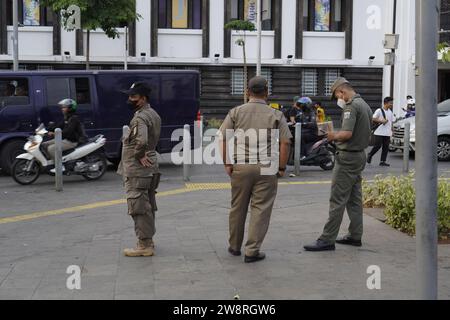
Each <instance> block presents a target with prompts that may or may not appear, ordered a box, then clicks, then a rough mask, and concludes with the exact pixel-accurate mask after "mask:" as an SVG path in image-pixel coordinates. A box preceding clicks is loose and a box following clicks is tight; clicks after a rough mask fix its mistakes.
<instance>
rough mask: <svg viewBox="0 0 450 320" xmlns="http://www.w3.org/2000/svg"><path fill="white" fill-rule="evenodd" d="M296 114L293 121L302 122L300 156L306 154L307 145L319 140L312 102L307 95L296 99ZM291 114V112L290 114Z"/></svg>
mask: <svg viewBox="0 0 450 320" xmlns="http://www.w3.org/2000/svg"><path fill="white" fill-rule="evenodd" d="M296 110H297V114H296V116H295V119H292V120H295V123H301V124H302V143H301V156H302V158H304V157H306V156H307V145H308V144H310V143H312V142H316V141H318V140H319V137H318V135H317V130H318V127H317V115H316V110H315V109H314V108H313V102H312V100H311V99H310V98H309V97H302V98H300V99H298V101H297V104H296ZM291 115H293V114H291Z"/></svg>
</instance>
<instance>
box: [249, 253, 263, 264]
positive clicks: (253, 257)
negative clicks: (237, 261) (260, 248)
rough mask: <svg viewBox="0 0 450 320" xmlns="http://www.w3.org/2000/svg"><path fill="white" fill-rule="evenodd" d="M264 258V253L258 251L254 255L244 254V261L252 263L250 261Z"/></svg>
mask: <svg viewBox="0 0 450 320" xmlns="http://www.w3.org/2000/svg"><path fill="white" fill-rule="evenodd" d="M265 258H266V255H265V254H264V252H259V253H258V254H257V255H256V256H251V257H249V256H245V259H244V261H245V263H252V262H257V261H261V260H264V259H265Z"/></svg>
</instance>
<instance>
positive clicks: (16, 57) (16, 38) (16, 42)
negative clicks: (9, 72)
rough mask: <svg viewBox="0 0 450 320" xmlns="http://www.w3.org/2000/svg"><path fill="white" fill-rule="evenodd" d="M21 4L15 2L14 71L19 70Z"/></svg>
mask: <svg viewBox="0 0 450 320" xmlns="http://www.w3.org/2000/svg"><path fill="white" fill-rule="evenodd" d="M18 6H19V2H18V1H13V51H14V52H13V60H14V62H13V70H14V71H18V70H19V7H18Z"/></svg>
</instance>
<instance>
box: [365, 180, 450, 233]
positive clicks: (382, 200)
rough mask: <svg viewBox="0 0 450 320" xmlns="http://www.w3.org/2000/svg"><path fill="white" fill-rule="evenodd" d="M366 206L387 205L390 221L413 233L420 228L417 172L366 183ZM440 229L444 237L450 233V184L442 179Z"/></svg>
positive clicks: (388, 220) (386, 211) (379, 206)
mask: <svg viewBox="0 0 450 320" xmlns="http://www.w3.org/2000/svg"><path fill="white" fill-rule="evenodd" d="M363 194H364V206H365V207H367V208H384V214H385V216H386V219H387V220H386V223H387V224H388V225H390V226H392V227H393V228H395V229H397V230H400V231H402V232H405V233H407V234H409V235H414V234H415V229H416V204H415V201H416V190H415V186H414V175H413V174H411V175H408V176H400V177H394V176H389V177H387V178H383V177H381V176H377V177H375V181H373V182H370V183H368V182H366V181H364V183H363ZM438 232H439V238H440V239H448V237H449V233H450V183H449V181H448V180H445V179H441V180H440V181H439V185H438Z"/></svg>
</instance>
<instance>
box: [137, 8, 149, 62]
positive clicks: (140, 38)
mask: <svg viewBox="0 0 450 320" xmlns="http://www.w3.org/2000/svg"><path fill="white" fill-rule="evenodd" d="M136 12H137V13H138V14H140V15H141V16H142V18H141V19H140V20H139V21H137V22H136V56H137V57H140V56H141V53H145V54H146V56H147V58H148V57H150V49H151V48H150V46H151V13H150V12H151V4H150V1H148V0H136Z"/></svg>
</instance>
